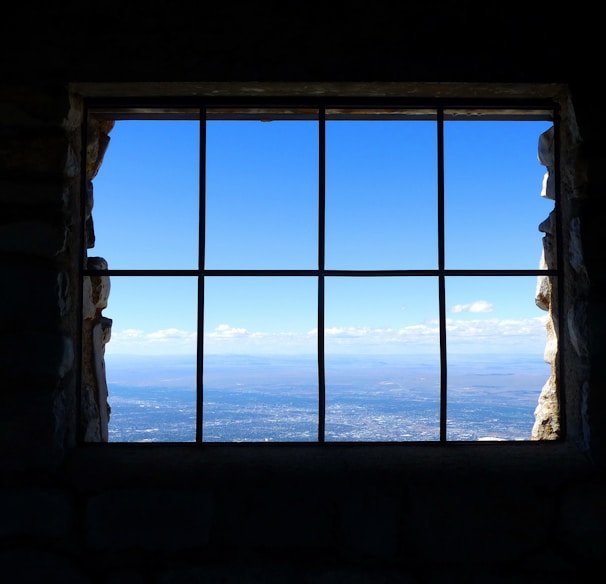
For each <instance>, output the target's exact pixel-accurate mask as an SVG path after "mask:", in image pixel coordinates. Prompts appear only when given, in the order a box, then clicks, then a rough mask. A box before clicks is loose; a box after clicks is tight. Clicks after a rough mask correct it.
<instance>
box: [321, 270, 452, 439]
mask: <svg viewBox="0 0 606 584" xmlns="http://www.w3.org/2000/svg"><path fill="white" fill-rule="evenodd" d="M325 307H326V328H325V346H326V440H334V441H389V440H403V441H412V440H438V439H439V434H440V432H439V424H440V422H439V420H440V401H439V400H440V357H439V327H438V320H437V319H438V314H439V310H438V284H437V279H436V278H433V277H431V278H413V277H410V278H398V277H393V278H381V277H376V278H345V277H340V278H326V288H325Z"/></svg>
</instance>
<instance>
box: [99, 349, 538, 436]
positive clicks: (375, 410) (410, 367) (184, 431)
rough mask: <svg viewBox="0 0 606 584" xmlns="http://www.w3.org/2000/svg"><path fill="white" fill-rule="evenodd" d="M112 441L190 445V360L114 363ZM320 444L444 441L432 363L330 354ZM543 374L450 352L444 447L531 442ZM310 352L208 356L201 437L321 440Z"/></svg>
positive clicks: (525, 362) (110, 369)
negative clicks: (496, 441) (477, 442)
mask: <svg viewBox="0 0 606 584" xmlns="http://www.w3.org/2000/svg"><path fill="white" fill-rule="evenodd" d="M107 377H108V386H109V402H110V405H111V408H112V413H111V420H110V426H109V440H110V442H141V441H146V442H152V441H153V442H193V441H195V419H196V390H195V386H196V370H195V358H194V357H193V356H168V357H162V358H159V357H157V356H154V357H141V356H125V355H112V356H110V357H108V360H107ZM325 377H326V434H325V437H326V440H327V441H372V442H375V441H419V440H421V441H424V440H429V441H433V440H438V439H439V409H440V406H439V386H440V370H439V362H438V359H437V357H436V356H407V357H402V356H394V355H389V356H371V357H369V356H364V357H356V356H331V355H328V356H327V358H326V374H325ZM548 377H549V367H548V365H547V364H546V363H544V362H543V361H542V360H540V359H536V358H534V359H531V358H530V357H528V358H525V357H520V356H519V355H516V356H512V357H504V356H498V357H495V356H494V355H490V356H479V355H475V356H465V358H463V357H461V356H453V357H452V358H450V361H449V363H448V400H447V408H448V409H447V412H448V414H447V419H448V424H447V426H448V440H459V441H460V440H481V439H500V440H528V439H529V438H530V432H531V430H532V425H533V423H534V415H533V413H534V409H535V407H536V405H537V399H538V396H539V393H540V390H541V388H542V386H543V385H544V383H545V381H546V380H547V379H548ZM317 378H318V376H317V364H316V360H315V357H313V356H298V357H286V356H280V357H273V356H270V357H264V356H254V357H253V356H235V355H231V356H230V355H222V356H219V355H217V356H212V355H211V356H207V357H206V358H205V362H204V389H203V401H204V407H203V440H204V441H209V442H279V441H283V442H292V441H302V442H309V441H316V440H317V439H318V380H317Z"/></svg>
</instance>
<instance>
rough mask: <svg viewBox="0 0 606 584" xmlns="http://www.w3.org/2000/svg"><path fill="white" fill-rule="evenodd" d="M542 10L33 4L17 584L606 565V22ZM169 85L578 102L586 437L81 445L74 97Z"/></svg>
mask: <svg viewBox="0 0 606 584" xmlns="http://www.w3.org/2000/svg"><path fill="white" fill-rule="evenodd" d="M152 4H153V5H152ZM527 4H528V3H526V5H521V6H512V5H511V4H507V5H505V4H503V5H498V6H495V5H494V4H491V3H478V4H477V5H475V4H474V3H472V2H459V3H452V2H446V3H437V2H434V3H419V4H418V5H409V4H403V3H401V2H373V3H371V4H370V3H369V4H367V5H365V4H363V5H361V6H359V7H358V6H356V5H353V4H351V3H349V4H346V3H331V4H328V3H317V4H316V3H305V4H300V3H294V2H281V3H246V4H243V5H241V6H240V5H236V6H235V5H233V4H227V3H223V4H220V3H217V4H215V5H207V4H200V5H197V4H195V3H183V2H181V3H178V2H171V3H165V4H164V5H162V4H159V3H139V2H126V1H123V2H121V3H117V2H116V3H113V2H104V3H100V4H98V5H95V6H90V5H86V4H83V3H77V2H62V3H51V2H46V3H30V2H22V3H20V4H19V5H14V6H11V10H10V11H9V13H7V15H6V16H5V17H4V18H3V19H2V23H1V24H0V26H2V34H0V63H1V65H2V67H1V70H0V73H1V74H2V79H0V82H1V85H0V207H1V208H2V213H1V214H0V266H1V271H0V282H1V285H0V289H1V291H2V292H1V294H2V305H1V306H0V348H1V351H0V388H1V392H2V396H3V398H4V399H3V402H4V403H3V405H4V407H3V408H2V412H1V413H0V438H1V450H0V451H1V452H2V461H1V462H2V473H1V476H2V479H1V481H0V569H4V570H6V571H7V573H8V570H9V569H12V570H13V571H14V573H15V574H16V576H11V578H13V579H12V580H11V579H9V580H7V581H8V582H21V581H32V582H37V581H51V582H53V581H57V582H59V581H60V582H190V581H191V582H201V581H208V582H259V583H266V582H278V581H279V582H285V581H288V582H321V583H324V582H326V583H332V582H365V583H366V582H368V583H374V582H402V581H406V582H420V583H422V582H458V581H466V582H496V581H499V582H520V581H523V582H527V581H530V580H533V581H539V582H540V581H549V582H562V583H563V582H566V583H569V582H585V581H589V578H590V575H591V574H592V573H593V570H595V569H601V563H602V561H603V555H604V551H605V550H604V544H603V543H602V542H603V541H604V535H606V534H605V530H606V496H605V490H604V479H603V470H604V463H603V461H604V451H605V449H606V437H605V436H604V431H605V428H606V422H605V417H606V416H605V413H606V404H605V401H604V395H605V391H606V374H605V373H604V368H603V361H604V359H603V355H604V354H605V351H606V336H605V332H606V308H605V307H606V253H604V246H603V243H602V242H603V225H604V224H605V219H606V216H605V215H606V212H605V203H604V201H605V200H606V197H605V195H606V193H605V192H604V191H605V182H604V178H603V176H602V175H603V169H604V168H605V164H604V163H605V162H606V160H605V158H606V152H605V150H604V146H603V145H602V140H601V136H602V135H603V134H604V130H605V129H606V117H605V115H604V113H603V108H602V107H601V105H600V104H599V103H598V99H597V97H598V96H597V95H596V91H595V87H596V84H597V81H598V76H599V75H600V74H601V73H600V69H599V67H597V68H595V67H593V68H592V67H588V64H591V63H596V62H598V61H597V60H596V57H597V56H599V55H600V51H599V50H598V48H599V40H600V36H599V29H598V28H597V27H598V24H597V23H598V22H599V18H598V17H597V16H596V15H595V14H594V13H593V12H592V11H591V10H589V9H586V8H585V7H583V6H582V4H579V5H578V8H577V6H576V5H575V7H572V8H570V7H569V8H567V11H566V12H565V13H558V12H557V11H556V10H555V9H554V7H553V6H548V7H545V6H543V5H539V6H536V7H532V6H528V5H527ZM546 8H548V10H546ZM170 82H175V83H184V82H192V83H198V82H240V83H246V82H249V83H256V84H261V85H263V84H273V83H281V82H296V83H299V84H304V85H305V84H307V85H309V84H314V83H319V82H331V83H334V82H347V83H361V82H363V83H369V84H371V85H372V84H373V83H385V82H394V83H400V82H406V83H411V84H416V83H420V82H432V83H441V82H460V83H488V84H492V83H495V84H503V83H562V84H565V85H567V86H569V87H570V91H571V94H572V100H573V105H574V115H575V117H576V121H577V122H578V124H579V129H580V135H581V147H580V152H579V158H580V162H579V169H582V170H579V172H578V173H577V174H575V176H574V181H576V182H577V183H578V186H579V191H580V192H582V193H583V197H581V198H580V199H579V200H577V201H575V203H574V206H575V212H576V213H578V215H579V216H580V218H581V225H582V229H581V234H582V239H583V253H584V261H585V265H586V269H587V277H588V282H589V284H588V291H587V294H586V298H585V299H584V302H585V307H586V313H585V318H584V323H585V327H586V333H587V334H586V339H587V350H586V352H587V355H586V360H587V363H588V372H587V376H586V379H585V383H586V387H585V388H584V389H583V391H582V394H583V398H582V404H581V406H582V407H581V406H580V407H579V411H580V415H582V416H584V418H585V422H584V425H583V428H585V433H586V435H585V436H576V437H575V440H574V441H568V442H564V443H557V444H556V443H554V444H546V445H542V449H541V451H540V455H539V456H537V455H536V451H535V452H534V453H529V451H528V450H527V449H526V448H524V446H525V445H520V446H521V447H520V448H517V447H516V446H517V445H511V447H507V448H501V447H499V448H498V449H497V448H495V444H482V445H475V446H477V448H475V449H474V450H473V451H471V450H468V449H466V448H465V447H464V446H463V445H452V447H450V448H448V449H446V450H441V449H439V448H436V447H435V445H433V446H432V445H426V446H422V447H419V448H415V449H406V450H404V451H403V450H402V449H400V448H398V446H397V445H395V446H393V447H389V448H372V447H371V448H357V449H355V448H352V449H349V448H341V449H339V448H328V449H322V448H317V447H314V446H311V447H301V448H298V447H297V448H284V449H282V448H277V449H272V450H270V451H268V450H267V449H263V448H257V447H254V448H250V449H248V450H246V451H244V450H242V449H240V448H238V447H237V446H231V447H226V448H216V449H188V448H185V449H183V448H181V449H179V450H175V449H173V448H171V447H169V446H165V447H161V448H158V449H146V450H144V451H143V452H142V451H141V450H140V449H137V448H136V447H133V446H132V445H131V446H124V447H117V448H113V447H112V450H108V449H106V448H104V445H91V446H90V447H89V448H80V447H75V432H76V430H75V414H74V411H75V406H74V399H75V398H74V387H75V380H74V371H75V369H74V354H75V346H74V343H75V342H76V339H77V331H76V330H75V323H76V322H77V319H76V318H75V306H77V303H76V301H75V299H76V298H77V288H76V284H75V281H74V278H73V276H74V274H75V266H74V259H75V258H77V257H78V256H77V252H76V251H75V250H76V249H77V246H78V241H77V235H76V232H77V228H76V226H75V225H74V224H72V223H71V220H72V218H73V217H74V216H76V215H77V212H78V205H79V201H80V183H79V163H78V156H79V154H78V148H77V146H78V139H79V124H80V120H79V118H78V113H79V110H78V105H77V103H76V102H74V100H73V99H71V98H70V91H69V87H70V84H71V83H80V84H82V83H91V84H103V83H106V84H115V85H113V86H112V87H115V88H117V91H121V92H123V93H128V92H129V91H131V90H130V89H129V87H136V86H135V85H132V84H136V83H145V84H147V87H150V86H151V87H152V88H153V86H154V84H158V88H160V85H159V84H165V83H170ZM124 84H129V85H124ZM166 87H167V86H166V85H162V89H158V91H166ZM437 87H439V86H437ZM152 90H153V89H152ZM438 90H439V89H438ZM579 392H581V389H579ZM114 446H117V445H114ZM496 446H498V445H496ZM293 566H294V567H293Z"/></svg>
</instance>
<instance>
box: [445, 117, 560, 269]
mask: <svg viewBox="0 0 606 584" xmlns="http://www.w3.org/2000/svg"><path fill="white" fill-rule="evenodd" d="M551 125H552V123H551V122H529V121H517V122H514V121H507V122H504V121H501V122H494V121H491V122H488V121H485V122H482V121H452V122H445V124H444V160H445V162H444V165H445V195H444V196H445V199H444V205H445V219H444V221H445V246H446V251H445V262H446V267H447V268H450V269H536V268H538V267H539V265H540V260H541V253H542V250H543V245H542V237H543V233H541V232H539V225H540V224H541V223H543V222H544V221H545V220H546V219H547V218H548V217H549V214H550V213H551V212H552V211H553V209H554V201H553V200H550V199H547V198H544V197H542V196H541V191H542V184H543V177H544V175H545V172H546V168H545V167H544V166H542V165H541V164H540V163H539V161H538V144H539V136H540V135H541V134H542V133H543V132H544V131H546V130H547V129H548V128H550V127H551Z"/></svg>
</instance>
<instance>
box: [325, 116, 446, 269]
mask: <svg viewBox="0 0 606 584" xmlns="http://www.w3.org/2000/svg"><path fill="white" fill-rule="evenodd" d="M436 148H437V147H436V124H435V122H428V121H368V120H366V121H344V120H340V121H329V122H327V123H326V267H327V268H331V269H373V270H376V269H392V270H393V269H432V268H436V267H437V262H438V252H437V249H438V247H437V241H438V240H437V238H438V224H437V218H438V215H437V166H436V152H437V150H436Z"/></svg>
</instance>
